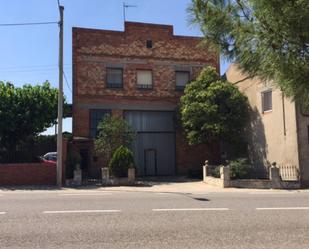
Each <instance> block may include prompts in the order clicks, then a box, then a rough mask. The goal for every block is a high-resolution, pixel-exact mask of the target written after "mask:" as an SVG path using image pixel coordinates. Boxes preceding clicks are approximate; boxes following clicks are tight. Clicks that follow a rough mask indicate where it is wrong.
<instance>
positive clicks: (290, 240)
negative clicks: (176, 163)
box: [0, 190, 309, 249]
mask: <svg viewBox="0 0 309 249" xmlns="http://www.w3.org/2000/svg"><path fill="white" fill-rule="evenodd" d="M0 248H1V249H5V248H34V249H35V248H91V249H92V248H108V249H114V248H121V249H123V248H160V249H165V248H192V249H199V248H203V249H205V248H211V249H216V248H220V249H225V248H229V249H230V248H231V249H232V248H235V249H242V248H246V249H255V248H267V249H269V248H271V249H276V248H278V249H285V248H289V249H306V248H309V193H308V192H307V193H297V192H283V193H276V192H272V191H270V192H263V193H259V192H244V193H232V192H231V193H207V192H205V193H200V194H189V193H187V194H186V193H160V192H159V193H151V192H138V191H137V192H126V191H104V190H98V191H93V190H87V191H72V192H70V191H53V190H51V191H21V192H20V191H2V192H0Z"/></svg>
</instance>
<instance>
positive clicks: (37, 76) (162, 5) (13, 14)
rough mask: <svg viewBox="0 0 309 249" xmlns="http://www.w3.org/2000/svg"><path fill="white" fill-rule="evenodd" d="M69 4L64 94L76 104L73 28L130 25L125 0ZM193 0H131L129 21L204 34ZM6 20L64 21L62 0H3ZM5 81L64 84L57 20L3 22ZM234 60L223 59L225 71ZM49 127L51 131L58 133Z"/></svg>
mask: <svg viewBox="0 0 309 249" xmlns="http://www.w3.org/2000/svg"><path fill="white" fill-rule="evenodd" d="M59 1H60V4H61V5H63V6H64V73H65V76H66V78H67V81H64V94H65V96H66V100H67V102H68V103H71V102H72V92H71V89H72V27H85V28H96V29H108V30H120V31H123V29H124V19H123V2H124V0H59ZM190 2H191V0H126V1H125V3H126V4H128V5H136V6H137V7H132V8H127V10H126V20H127V21H135V22H146V23H158V24H170V25H173V26H174V34H176V35H190V36H201V35H202V34H201V32H200V31H199V28H198V27H196V26H195V27H194V26H192V25H190V24H189V21H188V19H189V17H188V13H187V11H186V9H187V7H188V5H189V4H190ZM0 6H1V15H0V24H4V23H28V22H54V21H58V20H59V11H58V4H57V0H0ZM0 37H1V38H0V55H1V57H0V58H1V60H0V81H10V82H12V83H13V84H14V85H15V86H22V85H24V84H32V85H36V84H42V83H43V82H45V81H46V80H48V81H49V82H50V83H51V85H52V86H54V87H57V86H58V48H59V39H58V37H59V28H58V25H57V24H51V25H42V26H41V25H36V26H0ZM227 66H228V63H226V62H224V61H222V62H221V73H224V72H225V70H226V68H227ZM71 123H72V120H71V119H65V120H64V127H63V130H64V131H69V132H71V131H72V124H71ZM54 130H55V129H54V128H53V127H51V128H49V129H48V130H47V131H46V132H45V134H54Z"/></svg>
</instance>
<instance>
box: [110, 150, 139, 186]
mask: <svg viewBox="0 0 309 249" xmlns="http://www.w3.org/2000/svg"><path fill="white" fill-rule="evenodd" d="M109 169H110V172H111V174H112V175H113V176H114V177H115V178H118V181H119V183H121V182H123V181H124V180H120V179H119V178H126V179H125V181H126V183H128V177H129V178H130V181H129V182H132V180H133V181H134V179H135V167H134V157H133V153H132V151H131V150H130V149H129V148H127V147H125V146H123V145H121V146H119V147H118V148H117V149H116V150H115V152H114V154H113V156H112V158H111V160H110V162H109ZM133 175H134V176H133Z"/></svg>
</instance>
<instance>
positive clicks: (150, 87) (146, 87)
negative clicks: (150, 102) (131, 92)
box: [136, 85, 153, 90]
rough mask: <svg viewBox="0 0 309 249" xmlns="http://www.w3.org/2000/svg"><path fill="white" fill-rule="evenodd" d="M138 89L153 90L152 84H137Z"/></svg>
mask: <svg viewBox="0 0 309 249" xmlns="http://www.w3.org/2000/svg"><path fill="white" fill-rule="evenodd" d="M136 89H138V90H152V89H153V87H152V85H137V86H136Z"/></svg>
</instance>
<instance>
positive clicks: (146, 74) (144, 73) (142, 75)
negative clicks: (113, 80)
mask: <svg viewBox="0 0 309 249" xmlns="http://www.w3.org/2000/svg"><path fill="white" fill-rule="evenodd" d="M136 75H137V76H136V78H137V88H139V89H152V71H151V70H137V72H136Z"/></svg>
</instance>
